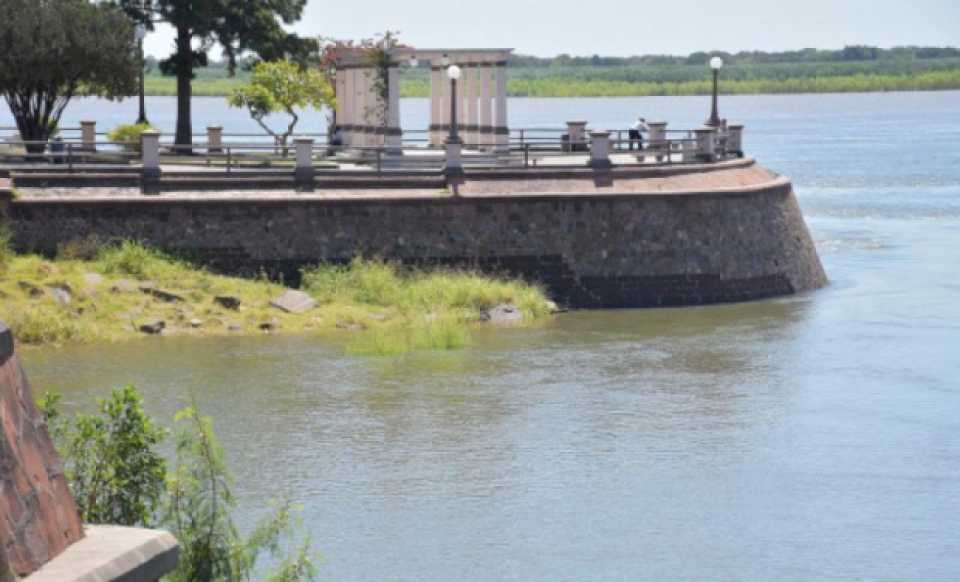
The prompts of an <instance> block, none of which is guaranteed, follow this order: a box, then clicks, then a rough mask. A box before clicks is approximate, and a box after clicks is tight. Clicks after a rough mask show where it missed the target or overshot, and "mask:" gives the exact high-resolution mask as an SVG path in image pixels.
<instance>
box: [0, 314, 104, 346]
mask: <svg viewBox="0 0 960 582" xmlns="http://www.w3.org/2000/svg"><path fill="white" fill-rule="evenodd" d="M7 323H8V324H9V325H10V329H12V330H13V333H14V336H15V337H16V339H17V341H19V342H22V343H24V344H35V345H43V344H64V343H66V342H77V341H83V340H84V339H85V337H84V335H83V332H82V330H81V329H80V327H79V326H78V325H77V324H76V323H75V322H74V321H73V320H71V319H70V318H69V317H68V316H67V315H66V314H64V313H63V312H61V311H60V310H58V309H53V308H45V309H24V310H21V311H17V312H15V313H13V314H12V316H11V317H10V319H9V321H7Z"/></svg>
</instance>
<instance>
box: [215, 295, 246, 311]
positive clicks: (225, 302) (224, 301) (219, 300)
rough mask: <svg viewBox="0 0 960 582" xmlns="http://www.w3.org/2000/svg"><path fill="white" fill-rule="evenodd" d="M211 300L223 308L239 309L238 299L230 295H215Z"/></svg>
mask: <svg viewBox="0 0 960 582" xmlns="http://www.w3.org/2000/svg"><path fill="white" fill-rule="evenodd" d="M213 302H214V303H216V304H217V305H219V306H220V307H223V308H224V309H233V310H237V309H240V299H238V298H236V297H232V296H230V295H217V296H216V297H214V298H213Z"/></svg>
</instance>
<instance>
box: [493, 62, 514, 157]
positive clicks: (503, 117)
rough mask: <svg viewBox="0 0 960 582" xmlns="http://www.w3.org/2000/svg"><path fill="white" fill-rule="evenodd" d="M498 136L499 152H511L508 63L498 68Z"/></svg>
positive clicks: (496, 132)
mask: <svg viewBox="0 0 960 582" xmlns="http://www.w3.org/2000/svg"><path fill="white" fill-rule="evenodd" d="M496 77H497V81H496V82H497V91H496V100H497V105H496V127H495V128H494V135H495V136H496V144H497V148H496V149H497V152H498V153H509V152H510V129H509V128H508V127H507V63H506V62H505V61H504V62H502V63H497V66H496Z"/></svg>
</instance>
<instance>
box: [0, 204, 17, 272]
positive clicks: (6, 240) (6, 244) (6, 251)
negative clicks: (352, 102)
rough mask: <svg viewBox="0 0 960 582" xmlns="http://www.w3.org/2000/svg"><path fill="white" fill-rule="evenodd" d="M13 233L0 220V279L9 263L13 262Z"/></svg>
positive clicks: (0, 219)
mask: <svg viewBox="0 0 960 582" xmlns="http://www.w3.org/2000/svg"><path fill="white" fill-rule="evenodd" d="M12 243H13V233H12V232H10V227H9V226H8V225H7V223H6V222H5V221H4V220H3V219H2V218H0V277H2V276H3V275H4V274H5V273H6V272H7V267H8V266H9V264H10V261H12V260H13V256H14V255H13V244H12Z"/></svg>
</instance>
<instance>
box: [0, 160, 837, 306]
mask: <svg viewBox="0 0 960 582" xmlns="http://www.w3.org/2000/svg"><path fill="white" fill-rule="evenodd" d="M461 193H462V195H461V196H460V197H457V198H453V197H451V196H450V195H449V194H448V193H444V192H440V191H424V190H408V189H398V190H377V191H371V190H337V191H330V190H320V189H318V191H317V192H315V193H314V194H310V195H295V194H292V193H291V194H288V195H277V194H273V195H269V196H267V195H264V196H251V195H248V196H237V197H233V196H231V197H224V195H223V194H204V193H199V192H198V193H190V194H184V195H176V196H172V195H171V196H164V197H161V198H143V197H124V198H107V199H98V198H72V199H68V198H61V199H23V200H17V201H15V202H14V203H13V204H12V205H11V215H12V219H13V221H12V223H13V228H14V231H15V240H16V244H17V246H18V247H20V248H21V249H22V250H29V251H39V252H44V253H52V252H54V251H55V249H56V247H57V244H59V243H62V242H67V241H70V240H73V239H79V238H84V237H88V236H90V235H96V236H97V237H98V238H100V239H101V240H118V239H127V238H129V239H139V240H142V241H144V242H146V243H148V244H151V245H155V246H158V247H161V248H164V249H167V250H169V251H173V252H179V253H183V254H185V255H188V256H191V257H193V258H196V259H199V260H202V261H204V262H206V263H207V264H209V265H211V266H213V267H214V268H218V269H220V270H224V271H230V272H240V273H251V274H253V273H256V272H258V270H260V269H266V270H267V271H271V272H275V273H282V274H284V276H285V278H286V280H287V281H296V280H297V273H298V269H299V268H300V267H301V266H303V265H305V264H311V263H317V262H321V261H331V262H343V261H348V260H350V259H351V258H352V257H354V256H357V255H364V256H380V257H383V258H386V259H391V260H397V261H402V262H406V263H418V264H423V263H426V264H453V265H461V266H462V265H465V266H472V267H477V268H480V269H484V270H489V271H499V272H504V273H508V274H513V275H520V276H524V277H526V278H528V279H532V280H536V281H539V282H542V283H543V284H544V285H545V286H546V287H547V288H548V290H549V291H550V292H551V294H552V295H553V296H554V297H555V298H556V299H557V300H558V302H560V303H563V304H566V305H570V306H575V307H641V306H658V305H694V304H703V303H716V302H726V301H741V300H747V299H756V298H761V297H770V296H776V295H785V294H790V293H795V292H799V291H805V290H809V289H816V288H818V287H821V286H822V285H824V284H825V283H826V276H825V274H824V272H823V268H822V267H821V265H820V260H819V258H818V256H817V253H816V250H815V249H814V246H813V242H812V240H811V238H810V235H809V232H808V230H807V227H806V224H805V223H804V221H803V217H802V215H801V213H800V209H799V206H798V205H797V201H796V197H795V196H794V193H793V190H792V186H791V183H790V181H789V180H788V179H786V178H783V177H780V176H777V175H776V174H774V173H772V172H770V171H768V170H765V169H763V168H762V167H760V166H759V165H757V164H755V163H754V162H753V161H752V160H739V161H736V162H724V163H721V164H716V165H703V166H684V167H658V168H649V169H644V170H641V171H637V170H630V171H621V170H619V169H617V168H614V169H612V170H604V171H595V170H589V169H583V170H578V171H531V172H516V171H514V172H471V173H470V174H468V177H467V181H466V183H465V184H464V185H463V188H462V190H461Z"/></svg>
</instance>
